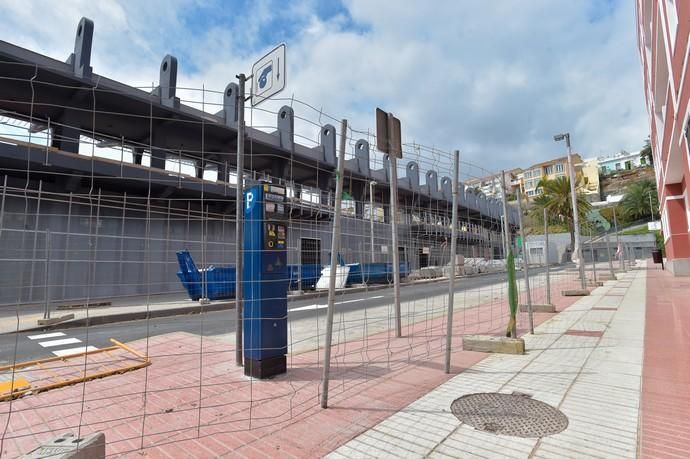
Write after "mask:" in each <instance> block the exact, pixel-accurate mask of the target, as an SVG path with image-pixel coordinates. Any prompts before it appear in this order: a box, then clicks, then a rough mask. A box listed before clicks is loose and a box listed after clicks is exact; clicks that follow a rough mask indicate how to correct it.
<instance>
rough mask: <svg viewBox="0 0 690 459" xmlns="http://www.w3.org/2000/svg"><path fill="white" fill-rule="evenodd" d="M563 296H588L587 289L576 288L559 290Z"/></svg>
mask: <svg viewBox="0 0 690 459" xmlns="http://www.w3.org/2000/svg"><path fill="white" fill-rule="evenodd" d="M561 295H563V296H589V290H587V289H581V288H576V289H573V290H563V291H561Z"/></svg>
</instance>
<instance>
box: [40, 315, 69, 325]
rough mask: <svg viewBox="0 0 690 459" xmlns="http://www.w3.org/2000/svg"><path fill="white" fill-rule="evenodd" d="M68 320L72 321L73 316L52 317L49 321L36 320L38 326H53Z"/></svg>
mask: <svg viewBox="0 0 690 459" xmlns="http://www.w3.org/2000/svg"><path fill="white" fill-rule="evenodd" d="M70 319H74V314H65V315H64V316H62V317H53V318H50V319H38V325H53V324H57V323H60V322H64V321H65V320H70Z"/></svg>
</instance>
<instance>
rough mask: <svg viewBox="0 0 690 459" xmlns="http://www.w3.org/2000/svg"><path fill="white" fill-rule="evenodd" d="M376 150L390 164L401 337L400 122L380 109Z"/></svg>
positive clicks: (395, 301) (397, 316)
mask: <svg viewBox="0 0 690 459" xmlns="http://www.w3.org/2000/svg"><path fill="white" fill-rule="evenodd" d="M376 148H378V149H379V150H381V151H383V152H384V153H388V160H389V163H390V220H391V242H392V244H393V247H392V251H393V309H394V310H395V336H396V337H397V338H400V337H401V336H402V323H401V319H400V254H399V253H398V158H401V157H402V140H401V136H400V120H399V119H397V118H396V117H395V116H393V114H392V113H387V112H384V111H383V110H381V109H380V108H377V109H376Z"/></svg>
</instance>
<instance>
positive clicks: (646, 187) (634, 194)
mask: <svg viewBox="0 0 690 459" xmlns="http://www.w3.org/2000/svg"><path fill="white" fill-rule="evenodd" d="M650 197H651V203H650ZM621 207H623V213H624V214H625V216H626V217H628V219H629V220H630V221H634V220H640V219H643V218H646V217H647V216H649V215H650V214H651V215H652V217H655V216H658V215H659V212H658V210H657V209H658V208H659V200H658V198H657V194H656V184H655V183H654V182H653V181H652V180H649V179H647V180H641V181H639V182H635V183H632V184H631V185H629V186H628V189H627V190H626V192H625V196H623V200H622V201H621Z"/></svg>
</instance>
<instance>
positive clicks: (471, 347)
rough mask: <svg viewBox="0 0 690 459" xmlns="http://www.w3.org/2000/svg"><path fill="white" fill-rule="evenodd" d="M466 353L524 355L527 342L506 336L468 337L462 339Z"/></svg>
mask: <svg viewBox="0 0 690 459" xmlns="http://www.w3.org/2000/svg"><path fill="white" fill-rule="evenodd" d="M462 349H463V350H464V351H477V352H496V353H499V354H524V353H525V340H523V339H522V338H506V337H504V336H489V335H467V336H463V338H462Z"/></svg>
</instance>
